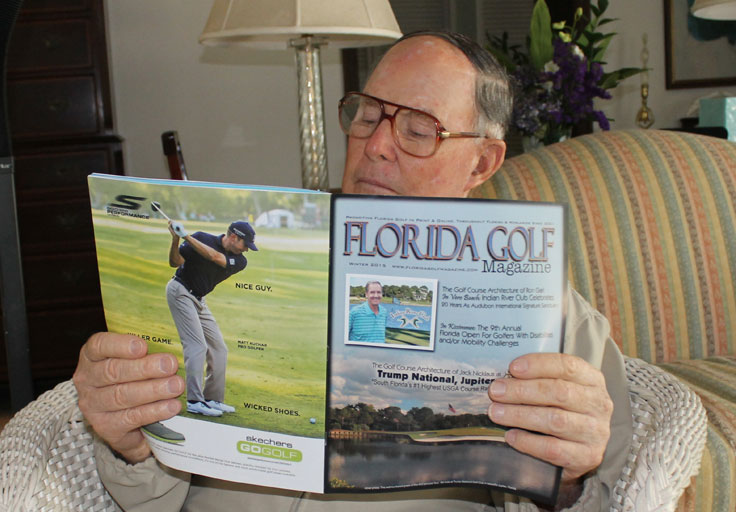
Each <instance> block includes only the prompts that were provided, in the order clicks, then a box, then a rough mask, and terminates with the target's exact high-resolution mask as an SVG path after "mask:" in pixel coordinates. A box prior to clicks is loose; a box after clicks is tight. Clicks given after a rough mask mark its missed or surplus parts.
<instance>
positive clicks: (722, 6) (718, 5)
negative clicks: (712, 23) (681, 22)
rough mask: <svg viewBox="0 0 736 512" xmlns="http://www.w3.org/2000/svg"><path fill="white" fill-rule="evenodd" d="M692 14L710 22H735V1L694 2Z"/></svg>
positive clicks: (709, 0) (702, 0)
mask: <svg viewBox="0 0 736 512" xmlns="http://www.w3.org/2000/svg"><path fill="white" fill-rule="evenodd" d="M692 13H693V16H697V17H698V18H707V19H710V20H736V0H695V3H694V4H693V6H692Z"/></svg>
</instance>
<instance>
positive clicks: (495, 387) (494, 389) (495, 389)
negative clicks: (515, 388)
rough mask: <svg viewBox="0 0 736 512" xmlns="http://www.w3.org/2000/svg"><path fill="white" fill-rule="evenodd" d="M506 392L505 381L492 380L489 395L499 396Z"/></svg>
mask: <svg viewBox="0 0 736 512" xmlns="http://www.w3.org/2000/svg"><path fill="white" fill-rule="evenodd" d="M505 394H506V383H505V382H504V381H502V380H494V381H493V383H492V384H491V396H492V397H500V396H503V395H505Z"/></svg>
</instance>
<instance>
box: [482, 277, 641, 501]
mask: <svg viewBox="0 0 736 512" xmlns="http://www.w3.org/2000/svg"><path fill="white" fill-rule="evenodd" d="M563 352H564V353H566V354H573V355H576V356H578V357H581V358H582V359H585V360H586V361H587V362H589V363H590V364H592V365H593V366H595V367H596V368H599V369H600V370H601V372H603V376H604V378H605V380H606V389H607V391H608V394H609V395H610V397H611V400H612V401H613V404H614V408H613V415H612V417H611V437H610V439H609V440H608V445H607V447H606V451H605V453H604V455H603V462H601V465H600V466H598V468H597V469H596V470H595V471H591V472H590V473H589V474H588V475H586V476H585V478H584V480H583V491H582V494H581V496H580V498H578V500H577V502H575V503H574V504H573V505H572V506H570V507H569V508H566V509H564V510H566V511H571V512H594V511H598V510H600V511H601V512H603V511H608V510H610V500H611V493H612V492H613V488H614V486H615V485H616V482H617V480H618V478H619V475H620V474H621V471H623V468H624V465H625V463H626V457H627V456H628V453H629V445H630V444H631V439H632V438H633V435H634V432H633V427H632V422H631V407H630V405H629V392H628V385H627V381H626V368H625V365H624V358H623V355H622V354H621V352H620V351H619V349H618V347H617V345H616V343H615V342H614V341H613V339H612V338H611V336H610V325H609V323H608V320H607V319H606V318H605V317H604V316H603V315H602V314H601V313H600V312H598V311H596V310H595V309H594V308H593V307H592V306H591V305H590V304H588V303H587V302H586V301H585V299H584V298H583V297H581V296H580V294H578V293H577V292H576V291H575V290H573V289H572V288H570V291H569V293H568V313H567V319H566V328H565V340H564V347H563ZM493 502H494V504H495V506H496V510H498V511H501V510H503V511H505V512H522V511H523V512H531V511H537V510H539V509H538V508H537V506H536V505H534V503H532V502H530V501H529V500H526V499H523V498H519V497H518V496H513V495H510V494H501V493H493Z"/></svg>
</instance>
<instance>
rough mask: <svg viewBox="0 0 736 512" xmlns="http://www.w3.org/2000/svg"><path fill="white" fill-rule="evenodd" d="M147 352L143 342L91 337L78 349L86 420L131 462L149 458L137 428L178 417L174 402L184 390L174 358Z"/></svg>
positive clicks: (120, 337)
mask: <svg viewBox="0 0 736 512" xmlns="http://www.w3.org/2000/svg"><path fill="white" fill-rule="evenodd" d="M147 350H148V347H147V345H146V342H144V341H143V340H141V339H140V338H136V337H134V336H131V335H126V334H113V333H107V332H105V333H97V334H94V335H92V336H91V337H90V338H89V340H87V343H85V345H84V346H83V347H82V350H81V352H80V354H79V364H78V365H77V369H76V371H75V372H74V377H73V381H74V385H75V386H76V388H77V392H78V394H79V408H80V409H81V411H82V414H84V417H85V418H86V419H87V421H88V422H89V424H90V425H91V426H92V428H93V429H94V430H95V432H97V434H98V435H99V436H100V437H101V438H102V439H104V440H105V441H106V442H107V443H108V444H109V445H110V447H111V448H112V449H113V450H114V451H116V452H117V453H119V454H120V455H122V456H123V457H124V458H125V459H126V460H127V461H128V462H131V463H136V462H140V461H143V460H145V459H146V458H148V457H149V456H150V454H151V449H150V448H149V446H148V443H147V442H146V440H145V437H144V436H143V434H142V433H141V432H140V430H139V428H140V427H141V426H143V425H148V424H149V423H154V422H156V421H162V420H165V419H168V418H171V417H172V416H174V415H176V414H177V413H178V412H179V410H180V409H181V404H180V403H179V400H177V399H176V397H178V396H179V395H181V394H182V392H183V391H184V381H183V379H182V378H181V377H178V376H177V375H176V371H177V369H178V362H177V360H176V357H174V356H173V355H171V354H148V355H147V354H146V353H147Z"/></svg>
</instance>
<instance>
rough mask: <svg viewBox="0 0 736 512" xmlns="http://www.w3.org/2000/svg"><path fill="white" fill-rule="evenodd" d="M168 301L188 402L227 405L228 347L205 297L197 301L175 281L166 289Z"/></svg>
mask: <svg viewBox="0 0 736 512" xmlns="http://www.w3.org/2000/svg"><path fill="white" fill-rule="evenodd" d="M166 300H167V301H168V303H169V310H170V311H171V316H172V317H174V323H175V324H176V330H177V331H179V339H181V346H182V349H183V351H184V368H185V370H186V373H187V379H186V380H187V400H188V401H190V402H194V401H200V402H203V401H206V400H216V401H218V402H224V401H225V370H226V367H227V346H226V345H225V340H224V339H223V337H222V333H221V332H220V328H219V327H218V326H217V322H215V317H214V316H212V313H211V312H210V309H209V308H208V307H207V303H206V302H205V298H204V297H202V299H201V300H197V298H196V297H195V296H194V295H192V294H191V293H189V290H187V289H186V288H185V287H184V285H182V284H181V283H179V282H178V281H175V280H173V279H172V280H171V281H169V284H168V285H167V286H166ZM205 361H206V362H207V376H206V377H204V364H205ZM203 379H204V383H203Z"/></svg>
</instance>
